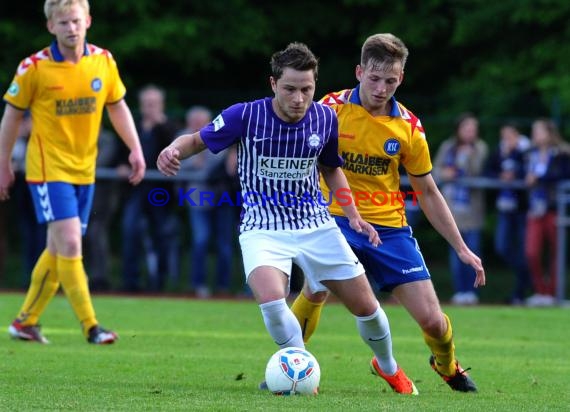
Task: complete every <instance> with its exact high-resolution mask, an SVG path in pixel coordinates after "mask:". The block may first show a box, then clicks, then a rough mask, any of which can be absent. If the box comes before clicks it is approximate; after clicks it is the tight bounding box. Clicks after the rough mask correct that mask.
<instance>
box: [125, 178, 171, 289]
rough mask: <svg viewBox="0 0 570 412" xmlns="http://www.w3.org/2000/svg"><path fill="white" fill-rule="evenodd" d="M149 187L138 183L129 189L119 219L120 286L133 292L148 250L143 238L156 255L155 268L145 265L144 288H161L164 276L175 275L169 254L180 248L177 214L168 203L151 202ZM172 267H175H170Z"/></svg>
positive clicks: (138, 285)
mask: <svg viewBox="0 0 570 412" xmlns="http://www.w3.org/2000/svg"><path fill="white" fill-rule="evenodd" d="M149 190H150V188H149V187H148V186H145V185H144V184H141V185H139V186H137V187H135V188H133V189H132V193H131V194H130V196H129V198H128V199H127V201H126V202H125V204H124V206H123V215H122V221H121V232H122V246H123V256H122V258H123V262H122V263H123V289H124V290H125V291H130V292H135V291H138V290H140V289H141V285H140V284H141V279H140V278H141V270H140V265H141V263H142V260H143V259H142V258H143V257H144V256H145V255H146V253H147V252H148V251H147V250H145V247H144V242H143V240H144V239H145V238H146V237H148V238H149V239H150V246H149V247H150V252H152V253H154V254H155V255H156V260H157V265H156V268H154V270H153V268H147V269H148V275H149V279H148V282H147V289H148V290H151V291H160V290H162V289H163V287H164V285H165V283H166V279H168V278H170V277H174V278H175V277H176V274H175V273H171V272H172V270H176V269H175V268H176V266H177V265H175V264H173V263H172V260H173V259H172V255H173V254H175V255H176V256H177V255H178V253H179V251H180V250H179V249H180V239H179V233H178V224H177V217H176V215H175V214H174V213H173V211H172V210H170V209H168V208H167V207H159V206H153V205H151V204H150V203H149V201H148V192H149ZM173 267H174V269H173Z"/></svg>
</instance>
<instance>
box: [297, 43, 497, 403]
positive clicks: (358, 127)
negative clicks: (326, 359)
mask: <svg viewBox="0 0 570 412" xmlns="http://www.w3.org/2000/svg"><path fill="white" fill-rule="evenodd" d="M407 57H408V49H407V47H406V45H405V44H404V42H402V40H400V39H399V38H397V37H396V36H394V35H393V34H390V33H379V34H374V35H372V36H370V37H368V39H366V41H365V42H364V44H363V46H362V51H361V58H360V64H358V65H357V66H356V70H355V74H356V78H357V80H358V82H359V83H358V85H357V87H355V88H352V89H346V90H343V91H341V92H335V93H329V94H327V95H326V96H325V97H324V98H323V99H322V101H323V103H324V104H326V105H328V106H330V107H332V108H334V110H335V111H336V113H337V116H338V122H339V137H340V139H339V153H341V154H342V156H343V158H344V159H345V163H344V164H343V166H342V167H343V170H344V172H345V175H346V178H347V181H348V182H349V184H350V187H351V189H352V190H353V191H354V193H357V194H364V195H367V196H361V197H360V198H359V197H357V196H356V195H355V198H356V199H358V200H359V202H358V203H357V208H358V212H359V213H360V215H361V216H362V217H363V218H364V219H365V220H366V221H367V222H370V223H371V224H373V226H374V229H375V230H376V231H378V234H379V236H380V239H382V245H381V246H380V247H378V248H371V247H369V245H368V244H366V243H365V242H362V241H361V239H359V238H358V237H355V236H353V233H352V231H351V230H348V228H347V219H346V216H345V215H344V212H343V211H342V210H340V208H338V206H337V205H335V204H332V205H331V207H330V211H331V214H332V215H333V216H334V218H335V220H336V222H337V224H338V225H339V227H340V229H341V231H342V233H343V234H344V235H345V237H346V239H347V240H348V243H349V244H350V246H351V247H352V248H353V250H354V251H355V254H356V255H357V256H358V258H359V259H360V260H361V261H362V262H364V267H365V269H366V273H367V274H368V275H369V276H370V277H371V279H373V280H374V284H375V285H376V286H377V287H378V289H380V290H382V291H385V292H390V293H392V294H393V295H394V296H395V297H396V298H397V299H398V301H399V302H400V303H401V304H402V305H403V306H404V307H405V308H406V309H407V310H408V312H409V313H410V315H411V316H412V317H413V318H414V319H415V320H416V322H417V323H418V325H419V326H420V328H421V330H422V333H423V337H424V341H425V343H426V344H427V346H428V347H429V349H430V351H431V356H430V358H429V359H430V364H431V367H432V368H433V369H434V370H435V372H437V374H438V375H440V376H441V378H442V379H443V380H444V381H445V382H446V383H447V384H448V385H449V386H450V387H451V388H452V389H453V390H455V391H460V392H476V391H477V387H476V385H475V383H474V382H473V380H472V379H471V378H470V377H469V375H468V374H467V372H466V371H465V370H464V369H463V368H462V367H461V366H460V364H459V362H458V361H457V359H456V358H455V344H454V339H453V329H452V327H451V320H450V319H449V317H448V316H447V315H446V314H445V313H443V312H442V310H441V307H440V304H439V300H438V298H437V295H436V293H435V290H434V287H433V283H432V281H431V277H430V273H429V271H428V268H427V266H426V263H425V261H424V258H423V256H422V254H421V252H420V248H419V246H418V242H417V240H416V239H415V238H414V237H413V233H412V229H411V227H410V226H408V223H407V221H406V213H405V206H404V205H405V203H404V201H403V199H402V201H397V200H396V201H392V202H389V201H384V202H383V201H382V200H381V198H380V197H376V194H377V193H384V194H395V193H401V192H400V172H399V170H400V167H403V168H404V169H405V170H406V172H407V174H408V178H409V180H410V184H411V186H412V188H413V193H414V194H417V195H418V199H419V203H420V206H421V208H422V210H423V212H424V213H425V215H426V217H427V218H428V220H429V221H430V222H431V224H432V225H433V227H434V228H435V229H436V230H437V231H438V232H439V233H440V234H441V235H442V236H443V237H444V238H445V239H446V240H447V241H448V242H449V244H450V245H451V246H452V247H453V248H454V249H455V251H456V252H457V255H458V257H459V259H461V261H462V262H463V263H465V264H467V265H469V266H471V267H472V269H473V271H474V273H475V276H476V277H475V282H474V286H475V287H478V286H483V285H485V281H486V280H485V270H484V268H483V265H482V263H481V259H480V258H479V257H478V256H477V255H475V253H473V252H472V251H471V250H470V249H469V247H468V246H467V245H466V244H465V242H464V240H463V239H462V237H461V234H460V232H459V230H458V229H457V225H456V223H455V220H454V219H453V216H452V214H451V212H450V210H449V207H448V206H447V204H446V203H445V200H444V198H443V196H442V195H441V193H440V191H439V189H438V188H437V186H436V184H435V182H434V180H433V177H432V175H431V169H432V165H431V160H430V155H429V149H428V144H427V141H426V136H425V133H424V130H423V127H422V125H421V122H420V120H419V119H418V118H417V117H416V116H415V115H414V114H413V113H412V112H411V111H409V110H408V109H407V108H406V107H404V105H402V104H401V103H400V102H399V101H397V100H396V99H395V97H394V94H395V92H396V90H397V89H398V86H399V85H400V84H401V83H402V81H403V79H404V66H405V64H406V60H407ZM327 186H328V184H327V182H324V185H323V190H324V191H325V193H327ZM392 199H394V198H392ZM396 199H397V198H396ZM325 299H326V292H319V293H312V291H311V290H310V288H309V290H307V288H306V287H305V288H304V289H303V292H302V293H300V294H299V296H298V297H297V299H296V300H295V302H293V305H292V310H293V313H294V314H295V316H296V317H297V319H298V320H299V323H301V324H302V325H303V337H304V339H305V342H306V341H308V339H309V338H310V336H311V334H312V333H313V332H314V330H315V328H316V326H317V324H318V321H319V317H320V312H321V308H322V305H323V303H324V301H325ZM372 370H373V371H376V372H377V373H376V374H379V372H378V370H377V368H376V365H374V360H373V361H372ZM373 373H374V372H373Z"/></svg>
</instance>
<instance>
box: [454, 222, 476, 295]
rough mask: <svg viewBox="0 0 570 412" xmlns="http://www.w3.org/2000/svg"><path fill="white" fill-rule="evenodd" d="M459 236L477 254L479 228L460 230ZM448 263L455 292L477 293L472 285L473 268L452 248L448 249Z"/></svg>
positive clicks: (473, 279)
mask: <svg viewBox="0 0 570 412" xmlns="http://www.w3.org/2000/svg"><path fill="white" fill-rule="evenodd" d="M461 236H463V240H464V241H465V243H466V244H467V247H469V249H471V251H472V252H473V253H475V254H476V255H479V253H480V249H481V247H480V245H481V230H480V229H477V230H465V231H461ZM449 265H450V268H451V276H452V280H453V287H454V288H455V293H457V292H462V293H465V292H473V293H477V289H476V288H475V287H474V286H473V284H474V283H475V270H474V269H473V268H472V267H471V266H469V265H466V264H465V263H463V262H462V261H461V260H460V259H459V257H458V256H457V253H456V252H455V250H454V249H453V248H450V249H449Z"/></svg>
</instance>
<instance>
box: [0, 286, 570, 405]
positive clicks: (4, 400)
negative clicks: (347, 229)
mask: <svg viewBox="0 0 570 412" xmlns="http://www.w3.org/2000/svg"><path fill="white" fill-rule="evenodd" d="M22 299H23V295H20V294H6V293H5V294H0V322H2V323H3V324H4V325H5V327H6V328H5V329H4V331H6V330H7V326H8V325H9V323H10V322H11V321H12V319H13V316H14V315H15V312H16V311H17V310H18V308H19V306H20V304H21V303H22ZM94 303H95V307H96V309H97V314H98V319H99V321H100V322H101V324H102V325H103V326H105V327H108V328H113V329H115V330H116V331H117V332H118V333H119V335H120V340H119V341H118V342H117V343H116V344H115V345H110V346H93V345H88V344H87V343H86V341H85V339H84V338H83V337H82V336H81V333H80V331H79V327H78V324H77V321H76V320H75V318H74V316H73V314H72V312H71V309H70V307H69V304H68V302H67V301H66V300H65V298H64V297H62V296H61V295H59V296H57V297H56V298H55V299H54V301H53V302H52V303H51V304H50V306H49V307H48V309H47V311H46V313H45V315H44V316H43V318H42V323H43V325H44V328H43V331H44V333H45V335H46V336H47V337H48V339H50V341H51V343H50V344H49V345H39V344H36V343H27V342H20V341H14V340H10V339H9V338H8V335H7V332H4V333H5V334H4V337H3V338H1V337H0V357H1V361H0V410H2V411H27V410H30V411H32V410H33V411H38V410H80V411H90V410H107V411H131V410H132V411H160V410H165V411H167V410H177V411H184V410H187V411H295V410H300V411H343V412H345V411H372V410H374V411H378V410H385V411H454V412H457V411H477V412H488V411H517V412H520V411H557V410H560V411H567V410H570V395H569V393H568V386H569V384H570V345H569V343H568V342H569V341H570V331H569V328H568V325H569V320H570V312H569V310H568V309H564V308H549V309H525V308H511V307H477V308H458V307H445V308H444V310H445V311H446V313H448V314H449V316H450V317H451V319H452V321H453V323H454V333H455V338H456V347H457V355H458V357H459V359H460V361H461V363H462V365H463V366H464V367H465V368H467V367H471V368H472V369H471V370H470V374H471V376H472V377H473V379H474V380H475V382H476V383H477V385H478V387H479V393H477V394H462V393H455V392H452V391H451V389H450V388H449V387H447V385H445V384H444V383H443V381H442V380H441V379H440V378H439V377H438V376H437V375H436V374H435V373H434V372H433V371H432V370H431V369H430V367H429V364H428V357H429V353H428V349H427V347H426V346H425V345H424V343H423V339H422V335H421V333H420V331H419V329H418V327H417V325H416V324H415V323H414V322H413V321H412V319H411V318H410V317H409V316H408V315H407V313H406V312H405V311H404V310H403V309H402V308H401V307H399V306H391V305H389V306H385V310H386V313H387V314H388V317H389V319H390V323H391V327H392V336H393V342H394V352H395V355H396V358H397V360H398V362H399V363H400V365H401V366H402V367H403V368H404V369H405V370H406V372H407V374H408V375H409V376H410V377H411V378H412V379H413V380H414V381H415V383H416V386H417V387H418V389H419V391H420V395H419V396H417V397H406V396H401V395H397V394H395V393H393V392H391V391H390V390H389V388H388V386H387V384H386V383H385V382H384V381H382V380H381V379H379V378H377V377H374V376H373V375H371V374H370V373H369V371H368V362H369V360H370V357H371V353H370V351H369V349H368V347H367V346H366V345H364V343H363V342H361V340H360V337H359V336H358V334H357V330H356V326H355V323H354V319H353V318H352V316H351V315H350V314H349V313H348V312H347V311H346V310H345V309H344V307H342V306H341V305H339V304H329V305H327V306H326V307H325V309H324V312H323V318H322V321H321V325H320V327H319V330H318V331H317V333H316V334H315V336H314V337H313V339H312V341H311V342H310V343H309V345H308V346H307V348H308V349H309V350H310V351H311V352H312V353H313V354H314V355H315V356H316V357H317V359H318V360H319V363H320V366H321V370H322V376H321V390H320V394H319V395H318V396H316V397H296V396H293V397H278V396H273V395H271V394H269V393H267V392H262V391H259V390H258V389H257V384H258V383H259V381H261V380H262V379H263V374H264V370H265V364H266V362H267V360H268V359H269V357H270V356H271V354H272V353H273V352H275V351H276V350H277V347H276V346H275V344H274V343H273V342H272V341H271V338H270V337H269V335H268V334H267V332H266V331H265V328H264V326H263V321H262V318H261V314H260V312H259V308H258V307H257V305H256V304H255V302H254V301H250V300H244V301H199V300H187V299H167V298H160V299H158V298H157V299H154V298H152V299H151V298H127V297H107V296H96V297H94Z"/></svg>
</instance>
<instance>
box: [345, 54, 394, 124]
mask: <svg viewBox="0 0 570 412" xmlns="http://www.w3.org/2000/svg"><path fill="white" fill-rule="evenodd" d="M356 78H357V79H358V81H360V101H361V102H362V106H363V107H364V108H365V109H366V110H368V111H369V112H370V113H371V114H373V115H381V114H388V113H389V109H390V107H389V103H390V99H391V98H392V96H394V93H395V92H396V89H397V88H398V86H399V85H400V84H401V83H402V80H403V79H404V72H403V70H402V65H401V64H400V63H395V64H393V65H391V66H383V65H379V64H374V63H373V62H370V63H368V64H367V65H366V67H362V66H361V65H358V66H356Z"/></svg>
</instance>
